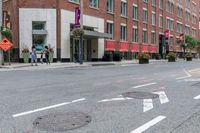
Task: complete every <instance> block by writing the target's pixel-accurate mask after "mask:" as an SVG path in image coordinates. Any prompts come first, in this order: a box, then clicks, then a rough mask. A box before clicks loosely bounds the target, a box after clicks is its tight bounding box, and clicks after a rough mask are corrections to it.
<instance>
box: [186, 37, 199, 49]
mask: <svg viewBox="0 0 200 133" xmlns="http://www.w3.org/2000/svg"><path fill="white" fill-rule="evenodd" d="M185 43H186V44H187V45H186V48H188V49H190V50H192V49H194V48H195V47H196V45H197V41H196V40H195V39H194V38H193V37H191V36H189V35H186V36H185Z"/></svg>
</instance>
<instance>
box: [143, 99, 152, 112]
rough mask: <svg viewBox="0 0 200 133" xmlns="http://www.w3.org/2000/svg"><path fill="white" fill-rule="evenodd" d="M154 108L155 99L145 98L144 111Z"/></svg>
mask: <svg viewBox="0 0 200 133" xmlns="http://www.w3.org/2000/svg"><path fill="white" fill-rule="evenodd" d="M151 109H153V100H152V99H144V100H143V112H147V111H149V110H151Z"/></svg>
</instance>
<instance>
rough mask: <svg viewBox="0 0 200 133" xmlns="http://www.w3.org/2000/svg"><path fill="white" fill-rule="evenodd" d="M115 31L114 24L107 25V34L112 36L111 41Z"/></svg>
mask: <svg viewBox="0 0 200 133" xmlns="http://www.w3.org/2000/svg"><path fill="white" fill-rule="evenodd" d="M113 31H114V26H113V23H107V33H108V34H111V35H112V38H111V39H113Z"/></svg>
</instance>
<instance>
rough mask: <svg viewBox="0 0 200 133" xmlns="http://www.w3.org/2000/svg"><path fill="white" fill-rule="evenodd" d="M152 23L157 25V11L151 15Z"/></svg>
mask: <svg viewBox="0 0 200 133" xmlns="http://www.w3.org/2000/svg"><path fill="white" fill-rule="evenodd" d="M151 24H152V25H156V14H155V13H152V16H151Z"/></svg>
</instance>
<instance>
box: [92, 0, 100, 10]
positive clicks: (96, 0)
mask: <svg viewBox="0 0 200 133" xmlns="http://www.w3.org/2000/svg"><path fill="white" fill-rule="evenodd" d="M90 6H91V7H94V8H99V0H90Z"/></svg>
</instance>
